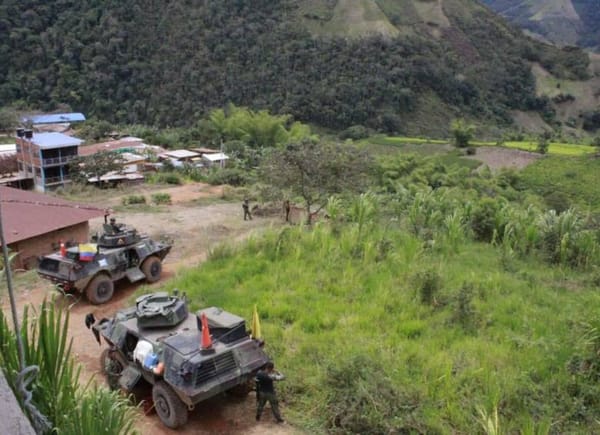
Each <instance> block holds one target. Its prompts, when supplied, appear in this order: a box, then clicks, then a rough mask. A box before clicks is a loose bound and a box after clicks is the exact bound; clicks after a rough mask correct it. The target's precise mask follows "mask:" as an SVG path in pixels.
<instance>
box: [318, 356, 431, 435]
mask: <svg viewBox="0 0 600 435" xmlns="http://www.w3.org/2000/svg"><path fill="white" fill-rule="evenodd" d="M334 364H335V365H334ZM334 364H331V365H330V366H329V367H327V374H326V376H325V384H326V388H327V390H328V391H329V392H330V394H329V398H328V403H327V404H326V406H325V407H324V410H325V411H324V412H326V415H325V417H326V419H327V428H328V431H329V432H330V433H370V434H375V433H409V432H412V431H410V430H409V429H413V430H414V428H415V427H417V426H422V423H420V422H419V421H420V420H421V419H419V418H418V417H417V416H414V415H412V413H413V412H414V411H413V410H414V409H417V408H418V406H419V403H420V400H421V399H420V397H419V396H418V394H417V393H416V392H402V391H398V390H397V389H395V388H394V387H393V386H392V385H393V384H392V382H391V381H390V379H389V378H388V377H387V375H386V372H385V368H384V367H383V366H382V364H381V363H380V362H379V361H376V360H374V359H372V358H371V357H369V356H366V355H356V356H354V357H353V358H352V359H350V360H347V359H342V360H341V361H336V362H335V363H334ZM406 388H407V389H408V388H410V387H408V386H407V387H406ZM392 422H393V423H392ZM418 432H419V431H418ZM426 432H427V430H424V431H423V432H421V433H426Z"/></svg>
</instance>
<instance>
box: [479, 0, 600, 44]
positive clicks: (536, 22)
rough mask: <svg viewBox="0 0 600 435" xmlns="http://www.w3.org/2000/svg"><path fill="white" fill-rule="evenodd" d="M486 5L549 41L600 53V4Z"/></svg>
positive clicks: (573, 0)
mask: <svg viewBox="0 0 600 435" xmlns="http://www.w3.org/2000/svg"><path fill="white" fill-rule="evenodd" d="M484 3H486V4H488V5H489V6H490V7H491V8H492V9H494V10H495V11H498V12H499V13H501V14H502V15H504V16H506V17H507V18H508V19H509V20H511V21H513V22H515V23H516V24H518V25H520V26H522V27H523V28H525V29H527V30H528V31H530V32H532V33H533V34H535V35H538V36H540V37H542V38H544V39H545V40H548V41H551V42H553V43H555V44H558V45H581V46H583V47H586V48H591V49H594V50H596V51H598V50H600V2H599V1H598V0H552V1H547V0H534V1H531V0H528V1H521V0H484Z"/></svg>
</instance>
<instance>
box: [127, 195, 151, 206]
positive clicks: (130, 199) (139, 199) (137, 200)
mask: <svg viewBox="0 0 600 435" xmlns="http://www.w3.org/2000/svg"><path fill="white" fill-rule="evenodd" d="M121 203H122V204H123V205H132V204H146V197H145V196H144V195H128V196H126V197H125V198H123V200H122V201H121Z"/></svg>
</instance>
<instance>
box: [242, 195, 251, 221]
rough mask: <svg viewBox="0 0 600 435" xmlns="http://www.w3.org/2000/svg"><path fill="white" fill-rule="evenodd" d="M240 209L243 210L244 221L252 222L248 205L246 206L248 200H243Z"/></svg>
mask: <svg viewBox="0 0 600 435" xmlns="http://www.w3.org/2000/svg"><path fill="white" fill-rule="evenodd" d="M242 208H243V209H244V220H245V221H246V220H248V219H250V220H252V215H251V214H250V204H248V198H246V199H244V202H243V203H242Z"/></svg>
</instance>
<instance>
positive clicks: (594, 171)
mask: <svg viewBox="0 0 600 435" xmlns="http://www.w3.org/2000/svg"><path fill="white" fill-rule="evenodd" d="M521 177H522V180H523V182H524V183H525V185H526V186H527V187H528V188H529V189H532V190H533V191H534V192H536V193H538V194H540V195H543V196H546V197H547V196H549V195H552V196H554V197H559V196H560V197H564V198H565V201H566V205H571V204H572V205H578V206H580V207H583V208H584V209H591V210H598V209H600V190H599V189H598V186H600V159H598V158H593V157H592V158H591V157H589V156H582V157H565V156H559V155H554V156H552V155H551V156H547V157H546V158H544V159H540V160H538V161H537V162H535V163H534V164H532V165H530V166H528V167H527V168H525V169H524V170H523V171H522V172H521Z"/></svg>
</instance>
